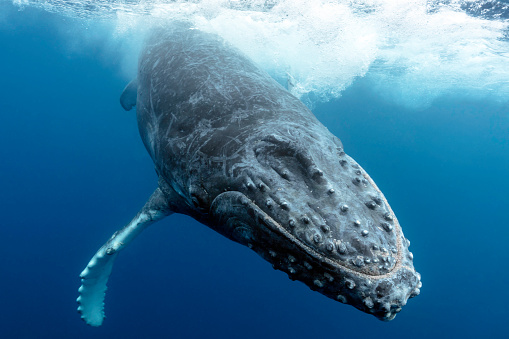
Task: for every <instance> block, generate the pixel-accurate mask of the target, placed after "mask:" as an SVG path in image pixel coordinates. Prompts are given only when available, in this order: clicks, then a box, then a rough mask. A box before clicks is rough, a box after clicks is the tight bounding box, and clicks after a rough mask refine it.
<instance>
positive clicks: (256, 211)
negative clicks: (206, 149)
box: [211, 191, 421, 321]
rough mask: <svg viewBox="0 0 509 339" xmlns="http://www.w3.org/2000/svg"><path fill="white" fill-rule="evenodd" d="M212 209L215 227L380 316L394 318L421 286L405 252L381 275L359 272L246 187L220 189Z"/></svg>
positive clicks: (296, 276)
mask: <svg viewBox="0 0 509 339" xmlns="http://www.w3.org/2000/svg"><path fill="white" fill-rule="evenodd" d="M211 214H212V216H213V218H214V219H215V224H214V225H213V228H214V229H216V230H217V231H218V232H220V233H222V234H223V235H225V236H227V237H228V238H230V239H232V240H234V241H236V242H239V243H241V244H243V245H246V246H248V247H249V248H251V249H252V250H254V251H255V252H256V253H258V254H259V255H260V256H261V257H262V258H264V259H265V260H267V261H268V262H270V263H271V264H272V266H273V267H274V269H277V270H281V271H283V272H285V273H287V274H288V276H289V278H290V279H291V280H299V281H301V282H303V283H305V284H306V285H307V286H308V287H309V288H311V289H312V290H314V291H317V292H319V293H321V294H323V295H325V296H327V297H329V298H331V299H334V300H337V301H340V302H342V303H345V304H350V305H352V306H354V307H356V308H357V309H359V310H361V311H363V312H366V313H370V314H373V315H374V316H375V317H377V318H378V319H380V320H382V321H390V320H392V319H394V318H395V316H396V314H397V313H398V312H399V311H401V308H402V306H404V305H405V304H406V302H407V300H408V299H409V298H412V297H414V296H416V295H418V294H419V292H420V291H419V289H420V287H421V282H420V275H419V274H418V273H417V272H415V270H414V269H413V266H412V265H411V264H410V265H406V263H405V262H404V260H402V259H401V257H402V256H401V255H400V256H399V258H400V259H399V260H398V261H397V262H396V264H395V265H394V268H393V269H392V270H391V271H389V272H388V273H385V274H383V275H369V274H365V273H362V272H357V271H355V270H352V269H351V268H348V267H345V266H344V265H343V264H342V263H341V262H340V261H338V260H336V259H334V258H328V257H326V256H324V255H323V254H321V253H319V252H317V251H316V250H314V249H313V248H311V247H310V246H308V245H307V244H305V243H304V242H302V241H301V240H300V239H298V238H297V237H295V236H294V235H293V234H291V233H290V232H288V230H286V229H285V228H284V227H283V226H281V224H280V223H278V222H277V221H276V220H274V219H273V218H272V217H271V216H270V215H268V214H267V213H265V212H264V211H263V210H262V209H261V208H260V207H259V206H258V205H256V204H255V203H254V202H253V201H252V200H250V199H249V198H248V197H247V196H245V195H244V194H243V193H240V192H236V191H229V192H225V193H222V194H220V195H219V196H217V197H216V199H215V200H214V201H213V203H212V205H211Z"/></svg>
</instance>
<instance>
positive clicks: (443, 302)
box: [0, 1, 509, 338]
mask: <svg viewBox="0 0 509 339" xmlns="http://www.w3.org/2000/svg"><path fill="white" fill-rule="evenodd" d="M490 3H491V4H498V6H499V8H502V7H503V3H499V2H496V3H495V2H484V4H485V5H486V4H490ZM466 4H469V3H466ZM471 4H472V3H470V5H471ZM460 7H461V6H460ZM471 7H472V6H471ZM471 7H468V6H466V5H464V6H463V7H462V8H463V10H464V11H467V12H468V11H469V15H471V17H473V18H474V17H476V16H477V17H480V16H482V15H484V16H485V17H486V16H487V19H486V20H488V21H490V20H491V21H493V20H502V19H504V15H498V16H497V13H495V14H493V11H495V9H496V8H495V9H493V8H494V7H496V6H495V5H494V6H492V7H491V8H492V9H493V10H492V12H490V11H483V12H482V13H478V12H475V11H474V9H472V8H471ZM485 7H486V6H485ZM20 8H23V10H20ZM465 8H467V9H465ZM500 11H501V12H502V13H506V14H507V12H503V8H502V9H500ZM495 12H496V11H495ZM501 17H502V19H501ZM88 20H90V19H88V18H82V17H73V16H70V15H67V14H66V13H59V12H58V11H56V10H52V11H49V10H47V8H46V9H44V8H38V7H37V6H30V4H28V2H27V4H26V5H25V6H24V7H19V3H16V4H13V3H12V2H11V1H4V2H0V46H1V53H0V145H1V147H0V159H2V161H1V162H0V192H1V195H0V213H1V215H2V221H1V223H0V257H1V258H3V264H2V266H1V267H2V274H1V279H0V305H1V306H0V337H1V338H290V337H292V338H311V337H312V338H326V337H344V338H368V337H378V338H386V337H391V338H403V337H404V338H430V337H435V338H458V337H462V338H481V337H482V338H507V337H509V334H508V330H509V326H508V325H507V319H506V318H507V316H506V309H507V304H508V302H509V289H508V288H507V285H508V282H509V273H508V270H507V267H508V264H507V263H508V261H509V251H508V250H507V248H508V245H507V243H508V239H509V227H507V226H508V221H507V215H508V211H509V207H508V206H509V196H508V194H507V192H509V106H508V102H509V101H508V100H507V97H506V96H505V94H506V93H507V92H504V91H506V90H507V88H506V87H504V86H503V85H504V81H505V83H506V84H507V83H508V82H509V78H506V79H505V80H504V78H503V77H502V80H501V83H502V86H499V87H493V86H491V87H490V86H488V85H486V84H482V83H480V82H482V81H485V79H486V78H485V77H483V76H482V74H481V73H482V72H480V73H479V86H478V88H477V90H476V91H474V90H473V89H472V88H474V89H475V86H474V87H472V86H470V87H468V86H466V87H465V88H462V89H461V90H460V91H459V92H461V93H458V92H455V91H454V90H451V89H450V88H445V87H443V86H441V85H442V84H443V83H444V82H446V81H447V79H449V78H450V77H451V74H452V73H451V74H447V73H446V72H445V71H444V70H443V69H442V71H441V72H442V73H441V75H434V77H428V78H426V77H418V76H415V77H408V78H404V79H403V78H402V79H400V82H399V83H398V84H399V86H400V89H399V90H398V91H392V90H393V89H394V88H395V87H397V86H396V85H395V83H391V82H390V81H389V80H387V79H392V73H391V72H395V68H394V67H393V68H391V69H390V70H389V69H388V70H385V69H382V70H381V71H378V73H377V72H375V71H374V69H375V68H376V62H374V63H372V64H371V66H370V67H371V68H370V70H369V72H367V73H364V74H357V75H355V76H352V81H350V82H345V86H344V89H342V90H341V95H340V96H334V95H332V96H331V97H330V98H329V101H323V100H322V101H320V100H316V101H315V102H313V105H314V107H313V111H314V112H315V114H316V115H317V117H318V118H319V119H320V120H321V121H322V122H323V123H324V124H325V125H326V126H327V127H328V128H329V129H330V130H331V131H332V132H333V133H334V134H335V135H337V136H338V137H339V138H340V139H341V140H342V141H343V144H344V146H345V150H346V151H347V153H348V154H350V155H351V156H352V157H354V158H355V159H356V160H357V161H358V162H359V163H360V164H361V165H362V166H363V167H364V168H365V169H366V171H367V172H368V173H369V174H370V175H371V176H372V178H373V179H374V180H375V182H376V183H377V185H378V186H379V187H380V188H381V190H382V191H383V192H384V194H385V196H386V197H387V199H388V201H389V202H390V204H391V206H392V208H393V209H394V211H395V213H396V215H397V216H398V219H399V221H400V223H401V225H402V227H403V231H404V233H405V236H406V237H407V238H409V239H410V240H411V242H412V245H411V247H410V249H411V251H412V252H413V253H414V264H415V267H416V269H417V271H418V272H419V273H421V275H422V281H423V287H422V289H421V295H419V296H418V297H416V298H414V299H411V300H409V302H408V304H407V305H406V306H405V307H404V308H403V311H402V312H401V313H400V314H398V316H397V317H396V319H395V320H393V321H391V322H389V323H383V322H380V321H378V320H376V319H375V318H374V317H372V316H370V315H367V314H364V313H361V312H359V311H357V310H356V309H354V308H353V307H350V306H346V305H342V304H340V303H338V302H335V301H333V300H329V299H327V298H325V297H324V296H322V295H320V294H318V293H316V292H312V291H310V290H309V289H308V288H307V287H306V286H305V285H303V284H302V283H299V282H292V281H290V280H289V279H288V277H287V276H286V274H284V273H282V272H280V271H275V270H273V269H272V268H271V266H270V265H269V264H268V263H266V262H265V261H264V260H262V259H261V258H259V257H258V256H257V255H256V254H255V253H254V252H252V251H250V250H248V249H247V248H245V247H242V246H240V245H237V244H235V243H233V242H231V241H229V240H227V239H225V238H223V237H222V236H220V235H218V234H216V233H215V232H213V231H212V230H210V229H208V228H206V227H205V226H203V225H201V224H199V223H197V222H195V221H194V220H192V219H190V218H188V217H185V216H181V215H173V216H171V217H169V218H167V219H165V220H163V221H161V222H159V223H158V224H156V225H154V226H152V227H151V228H149V229H148V230H147V231H145V232H144V234H142V235H141V236H140V237H139V238H138V239H136V241H134V242H133V244H132V245H130V247H129V248H128V249H126V251H124V252H122V254H121V255H120V256H119V259H118V260H117V262H116V264H115V267H114V271H113V274H112V276H111V278H110V281H109V289H108V292H107V296H106V309H105V310H106V315H107V318H106V320H105V322H104V324H103V326H101V327H99V328H92V327H89V326H87V325H85V323H84V322H82V320H81V319H80V317H79V314H78V313H77V312H76V307H77V304H76V302H75V299H76V297H77V288H78V287H79V285H80V280H79V277H78V275H79V273H80V272H81V270H82V269H83V268H84V267H85V265H86V264H87V262H88V260H89V259H90V258H91V256H92V255H93V254H94V253H95V251H96V250H97V249H98V248H99V247H100V246H101V245H102V244H103V243H104V242H105V241H106V240H107V239H108V238H109V237H110V236H111V234H112V233H113V232H114V231H115V230H116V229H118V228H119V227H121V226H122V225H123V224H125V223H126V222H128V221H129V220H130V219H131V218H132V217H133V216H134V214H135V213H136V211H137V210H138V209H139V208H140V207H141V206H142V205H143V204H144V202H145V200H146V198H147V197H148V196H149V195H150V194H151V192H152V191H153V189H154V188H155V187H156V175H155V172H154V170H153V164H152V161H151V159H150V158H149V156H148V154H147V153H146V151H145V149H144V147H143V145H142V143H141V140H140V138H139V135H138V131H137V126H136V118H135V115H134V113H133V112H125V111H123V110H122V108H121V107H120V105H119V102H118V99H119V95H120V93H121V92H122V89H123V88H124V86H125V84H126V82H127V81H128V74H129V73H131V74H132V70H131V69H130V68H129V67H130V66H129V65H130V59H129V58H134V59H135V57H136V53H137V52H133V54H134V56H131V57H129V58H127V61H126V58H125V56H123V55H122V53H114V52H112V50H115V48H117V47H118V48H119V50H121V51H122V52H125V50H127V49H128V48H126V47H125V46H127V47H129V46H130V45H129V43H123V42H122V38H119V39H117V40H114V42H115V44H116V45H113V46H112V45H109V44H111V43H112V41H113V40H110V39H107V38H104V39H102V38H101V32H103V34H104V35H105V36H106V35H111V34H112V30H111V29H110V28H109V26H108V25H107V24H104V27H103V26H100V25H99V26H97V25H96V24H97V22H94V23H93V24H91V23H90V21H88ZM105 20H107V19H105ZM451 20H453V19H451ZM467 24H468V22H467ZM87 31H88V32H90V35H91V36H92V38H90V37H88V38H86V37H87ZM416 34H417V33H416ZM494 41H502V42H503V40H497V39H495V40H493V41H491V42H489V43H492V44H493V43H494ZM435 42H436V41H435ZM404 47H408V48H410V47H409V46H400V48H404ZM463 52H464V51H463ZM458 53H460V52H458ZM508 53H509V50H505V51H504V50H498V55H499V56H500V58H499V59H496V60H495V59H489V60H488V61H489V62H493V65H491V66H493V67H492V68H496V69H501V72H502V71H504V69H503V66H504V61H505V65H506V66H507V70H509V57H508ZM254 54H256V52H254ZM460 60H463V61H464V63H463V64H459V65H457V64H456V65H455V67H457V69H455V72H456V73H454V74H459V73H461V72H463V73H461V74H462V76H463V78H461V79H460V80H461V81H460V82H461V83H462V84H465V83H467V82H468V81H470V80H472V79H471V78H469V77H465V74H467V75H468V74H469V72H472V73H473V72H477V68H475V67H478V65H477V66H476V65H473V64H472V63H469V62H466V61H465V60H464V59H460ZM456 61H457V60H456ZM439 62H440V63H441V64H443V63H446V62H447V61H446V59H444V60H442V61H439ZM409 64H410V63H407V64H405V67H409ZM296 65H297V66H295V67H298V66H299V65H300V64H299V63H298V62H297V63H296ZM450 67H453V65H452V64H451V66H450ZM269 68H270V67H269ZM126 69H127V70H126ZM302 69H304V70H303V71H302V72H301V74H304V73H305V72H306V70H305V67H304V66H302ZM444 72H445V73H444ZM296 73H299V72H298V71H296ZM354 73H355V72H354ZM126 74H127V75H126ZM419 74H420V73H417V75H419ZM476 74H477V73H476ZM384 75H386V76H387V77H386V78H383V76H384ZM389 75H390V76H389ZM421 75H422V74H421ZM502 75H503V74H502ZM440 76H442V77H440ZM302 78H303V79H304V80H305V78H306V76H305V75H304V76H302ZM380 79H382V80H380ZM432 80H433V81H436V83H437V87H435V92H433V88H431V87H429V85H427V86H428V87H424V85H423V84H427V83H429V82H432ZM474 80H475V79H474ZM412 81H413V82H412ZM304 82H305V81H304ZM474 82H475V81H474ZM384 84H386V86H388V88H384V87H383V86H384ZM506 86H507V85H506ZM389 87H390V88H389ZM408 87H417V88H420V89H422V90H423V91H427V93H428V94H429V95H428V96H425V97H422V96H419V94H422V93H418V94H415V93H413V92H411V91H408ZM316 88H318V90H320V89H321V88H322V87H320V86H316ZM405 88H407V89H406V90H405ZM436 88H438V89H436ZM391 91H392V92H391ZM438 91H440V92H439V93H438ZM465 92H468V95H463V94H464V93H465ZM398 95H399V96H398ZM317 97H320V95H317ZM309 98H311V99H309ZM409 98H410V99H409ZM308 100H312V95H311V96H308Z"/></svg>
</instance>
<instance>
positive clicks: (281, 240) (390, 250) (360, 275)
mask: <svg viewBox="0 0 509 339" xmlns="http://www.w3.org/2000/svg"><path fill="white" fill-rule="evenodd" d="M120 100H121V104H122V106H123V107H124V108H125V109H126V110H129V109H131V108H132V107H133V106H135V105H136V113H137V119H138V127H139V131H140V134H141V138H142V140H143V143H144V144H145V147H146V148H147V150H148V152H149V153H150V156H151V157H152V159H153V161H154V164H155V168H156V172H157V174H158V177H159V181H158V187H157V189H156V190H155V191H154V193H153V194H152V196H151V197H150V198H149V200H148V201H147V203H146V204H145V206H144V207H143V208H142V209H141V210H140V211H139V212H138V214H137V215H136V216H135V217H134V219H133V220H132V221H131V222H130V223H129V224H128V225H126V226H125V227H124V228H122V229H120V230H119V231H117V232H116V233H115V234H114V235H113V236H112V237H111V238H110V240H108V242H106V244H104V245H103V246H102V247H101V248H100V249H99V251H98V252H97V253H96V254H95V255H94V257H93V258H92V260H90V262H89V264H88V265H87V267H86V268H85V270H84V271H83V272H82V273H81V276H80V277H81V282H82V285H81V287H80V289H79V293H80V295H79V297H78V299H77V301H78V304H79V307H78V311H79V312H80V313H81V315H82V318H83V319H84V320H85V321H86V323H88V324H89V325H92V326H99V325H101V324H102V322H103V319H104V297H105V291H106V283H107V280H108V277H109V275H110V273H111V269H112V266H113V262H114V260H115V258H116V257H117V255H118V253H119V252H120V250H122V249H123V248H124V247H125V246H127V245H128V244H129V242H130V241H131V240H132V239H133V238H134V237H136V236H137V235H138V234H139V233H140V232H141V231H142V230H143V229H144V228H146V227H147V226H149V225H150V224H151V223H153V222H155V221H157V220H160V219H162V218H164V217H166V216H168V215H170V214H172V213H183V214H187V215H189V216H191V217H193V218H194V219H196V220H197V221H199V222H201V223H203V224H205V225H207V226H208V227H210V228H212V229H214V230H215V231H217V232H219V233H221V234H222V235H224V236H226V237H227V238H229V239H231V240H233V241H236V242H238V243H240V244H243V245H246V246H247V247H249V248H250V249H252V250H253V251H255V252H256V253H258V254H259V255H260V256H261V257H262V258H264V259H265V260H266V261H268V262H270V263H271V264H272V266H273V267H274V268H275V269H278V270H281V271H283V272H285V273H287V274H288V276H289V277H290V279H292V280H299V281H301V282H303V283H304V284H306V285H307V286H308V287H309V288H311V289H312V290H315V291H318V292H320V293H321V294H323V295H325V296H327V297H329V298H332V299H334V300H337V301H340V302H342V303H346V304H350V305H352V306H354V307H356V308H358V309H359V310H361V311H363V312H366V313H370V314H373V315H374V316H375V317H377V318H378V319H381V320H385V321H388V320H392V319H393V318H394V317H395V316H396V314H397V313H398V312H399V311H400V310H401V307H402V306H404V305H405V304H406V302H407V300H408V299H409V298H412V297H414V296H416V295H418V294H419V291H420V290H419V289H420V287H421V281H420V275H419V274H418V273H417V272H416V271H415V270H414V267H413V263H412V253H411V252H409V251H408V246H409V244H410V242H409V241H408V240H407V239H406V238H405V237H404V236H403V232H402V230H401V227H400V225H399V223H398V220H397V219H396V216H395V215H394V213H393V211H392V210H391V208H390V207H389V204H388V203H387V201H386V199H385V197H384V196H383V194H382V193H381V192H380V190H379V189H378V187H377V186H376V185H375V183H374V182H373V180H372V179H371V178H370V177H369V175H368V174H367V173H366V172H365V171H364V170H363V169H362V168H361V166H359V164H357V163H356V162H355V161H354V160H353V159H352V158H351V157H349V156H348V155H346V154H345V152H344V150H343V146H342V144H341V141H340V140H339V139H338V138H337V137H335V136H334V135H332V134H331V133H330V132H329V131H328V129H327V128H325V127H324V126H323V125H322V124H321V123H320V122H319V121H318V120H317V119H316V117H315V116H314V115H313V114H312V113H311V111H310V110H309V109H308V108H307V107H306V106H305V105H304V104H303V103H302V102H300V101H299V100H298V99H297V98H296V97H294V96H293V95H292V94H290V93H289V92H288V91H287V90H286V89H285V88H283V87H282V86H281V85H279V84H278V83H277V82H276V81H275V80H273V79H272V78H271V77H270V76H269V75H268V74H267V73H265V72H264V71H262V70H261V69H259V68H258V67H257V66H255V65H254V64H253V62H252V61H250V60H249V59H248V58H247V57H246V56H244V55H243V54H242V53H240V52H239V51H238V50H236V49H235V48H233V47H232V46H230V45H229V44H228V43H226V42H225V41H224V40H222V39H221V38H220V37H218V36H216V35H213V34H208V33H204V32H201V31H199V30H196V29H193V28H192V27H190V26H186V25H177V26H175V27H172V28H168V27H165V28H157V29H155V30H154V31H153V32H152V34H151V35H150V37H149V39H148V40H147V42H146V45H145V47H144V49H143V51H142V53H141V56H140V59H139V65H138V76H137V79H135V80H133V81H132V82H131V83H130V84H129V85H128V86H127V87H126V89H125V90H124V93H123V94H122V96H121V99H120Z"/></svg>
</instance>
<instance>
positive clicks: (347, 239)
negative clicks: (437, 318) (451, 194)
mask: <svg viewBox="0 0 509 339" xmlns="http://www.w3.org/2000/svg"><path fill="white" fill-rule="evenodd" d="M250 154H251V156H250V157H249V160H248V161H245V162H244V163H243V164H239V166H238V170H237V171H238V173H239V174H238V175H237V176H236V177H237V180H236V181H235V182H233V183H231V185H230V187H229V190H228V191H227V192H224V193H221V194H219V195H218V196H217V197H216V198H215V199H214V201H213V202H212V204H211V215H212V217H213V219H214V224H215V226H214V228H216V230H218V231H219V232H220V233H222V234H224V235H226V236H227V237H229V238H231V239H233V240H235V241H237V242H239V243H241V244H244V245H246V246H248V247H249V248H251V249H253V250H254V251H255V252H257V253H258V254H259V255H260V256H261V257H263V258H264V259H265V260H267V261H269V262H270V263H271V264H272V265H273V267H274V268H275V269H278V270H281V271H284V272H286V273H287V274H288V276H289V278H290V279H292V280H299V281H301V282H303V283H305V284H306V285H307V286H308V287H310V288H311V289H312V290H315V291H318V292H320V293H321V294H323V295H325V296H327V297H329V298H332V299H334V300H337V301H340V302H341V303H345V304H350V305H352V306H354V307H356V308H358V309H359V310H361V311H363V312H366V313H369V314H373V315H374V316H375V317H377V318H378V319H380V320H383V321H389V320H392V319H394V317H395V316H396V314H397V313H398V312H399V311H400V310H401V308H402V306H404V305H405V304H406V302H407V300H408V299H409V298H412V297H414V296H416V295H418V294H419V292H420V287H421V281H420V275H419V274H418V273H417V272H416V271H415V270H414V267H413V255H412V253H411V252H409V250H408V246H409V245H410V242H409V241H408V240H407V239H406V238H405V237H404V236H403V232H402V230H401V227H400V224H399V222H398V220H397V218H396V216H395V215H394V213H393V211H392V209H391V208H390V206H389V204H388V203H387V200H386V199H385V197H384V195H383V194H382V192H381V191H380V190H379V189H378V187H377V186H376V185H375V183H374V182H373V180H372V179H371V178H370V176H369V175H368V174H367V173H366V171H364V169H363V168H362V167H361V166H360V165H359V164H357V162H356V161H355V160H353V159H352V158H351V157H349V156H348V155H346V154H345V152H344V150H343V146H342V144H341V142H340V141H339V139H338V138H336V137H335V136H333V135H332V134H330V133H329V132H328V131H327V133H316V134H313V133H309V132H307V133H301V134H299V135H298V136H292V137H290V136H287V135H282V134H278V133H272V134H268V135H267V136H266V137H264V138H260V139H259V140H258V141H257V142H256V143H254V144H253V146H252V147H251V149H250Z"/></svg>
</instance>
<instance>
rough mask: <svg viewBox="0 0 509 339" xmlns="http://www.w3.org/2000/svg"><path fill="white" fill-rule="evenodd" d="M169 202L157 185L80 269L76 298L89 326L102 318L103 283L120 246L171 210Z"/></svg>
mask: <svg viewBox="0 0 509 339" xmlns="http://www.w3.org/2000/svg"><path fill="white" fill-rule="evenodd" d="M172 213H173V211H172V210H171V208H170V207H169V203H168V200H167V198H166V197H165V195H164V194H163V192H162V190H161V189H160V188H157V189H156V190H155V191H154V193H153V194H152V195H151V196H150V198H149V199H148V201H147V202H146V203H145V206H143V208H142V209H141V210H140V211H139V212H138V214H137V215H136V216H135V217H134V218H133V220H131V222H130V223H129V224H127V225H126V226H125V227H124V228H122V229H120V230H118V231H117V232H115V233H114V234H113V236H112V237H111V238H110V240H108V241H107V242H106V243H105V244H104V245H103V246H102V247H101V248H100V249H99V250H98V251H97V253H96V254H95V255H94V256H93V257H92V259H91V260H90V262H89V263H88V265H87V267H86V268H85V269H84V270H83V272H81V274H80V277H81V286H80V288H79V294H80V295H79V297H78V299H77V300H76V301H77V302H78V304H80V306H79V307H78V312H80V313H81V315H82V316H81V318H82V319H83V320H85V322H86V323H87V324H89V325H91V326H100V325H101V324H102V322H103V319H104V296H105V292H106V283H107V282H108V278H109V276H110V274H111V269H112V267H113V263H114V262H115V259H116V257H117V254H118V252H119V251H120V250H122V249H123V248H125V247H126V246H127V245H128V244H129V243H130V242H131V241H132V240H133V239H134V238H135V237H136V236H138V234H140V233H141V231H143V230H144V229H145V228H147V227H148V226H149V225H151V224H153V223H154V222H156V221H158V220H161V219H163V218H164V217H166V216H168V215H170V214H172Z"/></svg>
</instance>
